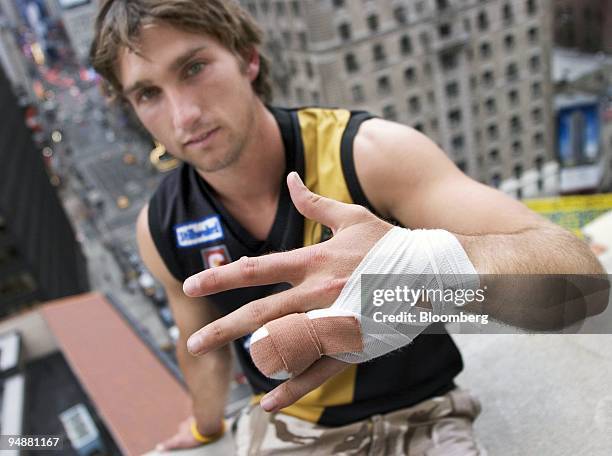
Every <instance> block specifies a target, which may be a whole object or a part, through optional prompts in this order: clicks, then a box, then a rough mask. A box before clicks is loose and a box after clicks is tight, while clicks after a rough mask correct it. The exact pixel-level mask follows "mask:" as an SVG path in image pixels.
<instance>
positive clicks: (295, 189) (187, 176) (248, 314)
mask: <svg viewBox="0 0 612 456" xmlns="http://www.w3.org/2000/svg"><path fill="white" fill-rule="evenodd" d="M260 44H261V33H260V31H259V29H258V28H257V26H256V25H255V23H254V22H253V21H252V19H251V18H250V17H249V16H248V15H247V14H246V13H245V12H244V11H243V10H241V9H240V8H239V7H238V6H237V5H236V4H235V3H234V2H232V1H227V0H226V1H224V0H207V1H206V2H200V1H188V0H130V1H127V0H107V1H106V2H104V3H103V4H102V6H101V9H100V13H99V16H98V19H97V25H96V37H95V40H94V43H93V46H92V60H93V63H94V66H95V68H96V69H97V71H98V72H99V73H100V74H101V75H102V76H103V77H104V78H105V79H106V80H107V81H108V82H109V88H110V90H111V91H112V92H113V93H114V94H115V95H116V96H117V97H119V98H122V99H124V100H126V101H127V102H128V103H129V104H130V105H131V106H132V108H133V109H134V111H135V113H136V114H137V116H138V118H139V119H140V121H141V122H142V124H143V125H144V126H145V127H146V128H147V130H148V131H149V132H150V133H151V134H152V135H153V137H154V138H155V139H156V140H157V141H159V142H160V143H162V144H164V145H165V147H166V148H167V149H168V151H170V152H171V153H172V154H173V155H174V156H175V157H177V158H179V159H181V160H182V161H184V162H185V164H184V166H183V167H182V168H180V169H179V170H177V171H176V172H174V173H172V174H171V175H170V176H168V177H167V178H166V179H165V180H164V181H163V183H162V184H161V185H160V188H159V189H158V190H157V192H156V193H155V195H154V196H153V198H152V199H151V201H150V203H149V205H148V206H147V207H145V208H144V209H143V210H142V212H141V214H140V216H139V219H138V224H137V232H138V242H139V246H140V250H141V255H142V257H143V260H144V261H145V263H146V264H147V266H148V268H149V269H150V270H151V272H152V273H153V274H154V275H155V276H156V277H157V278H158V279H159V280H160V281H161V283H162V284H163V285H164V287H165V289H166V292H167V295H168V300H169V303H170V306H171V308H172V311H173V314H174V317H175V320H176V323H177V326H178V328H179V330H180V337H179V341H178V344H177V357H178V360H179V363H180V366H181V369H182V370H183V372H184V374H185V379H186V382H187V384H188V386H189V390H190V392H191V395H192V398H193V417H190V418H188V419H187V420H186V421H185V422H184V423H183V424H182V425H181V427H180V429H179V430H178V432H177V433H176V435H175V436H173V437H172V438H170V439H169V440H167V441H166V442H164V444H163V445H162V448H164V449H173V448H187V447H193V446H197V445H201V444H205V443H207V442H211V441H214V440H215V439H216V438H218V437H219V436H220V435H222V433H223V430H224V425H223V409H224V404H225V399H226V395H227V390H228V384H229V380H230V353H229V349H228V342H231V341H235V345H234V346H235V349H236V355H237V356H238V358H239V361H240V363H241V365H242V367H243V369H244V371H245V374H246V375H247V377H248V379H249V382H250V384H251V386H252V387H253V389H254V391H255V393H256V396H255V400H254V402H253V404H252V405H251V406H250V407H248V409H247V410H245V412H244V413H243V414H242V416H241V417H240V419H239V420H238V422H237V429H238V430H237V448H238V449H237V451H238V452H239V453H240V454H277V453H278V454H307V453H311V454H403V453H406V454H407V453H409V454H425V453H426V452H428V451H429V452H431V453H430V454H434V452H435V454H451V453H452V454H479V452H480V449H479V447H478V445H477V444H476V442H475V440H474V436H473V433H472V422H473V420H474V419H475V417H476V416H477V415H478V413H479V404H478V402H477V401H476V399H474V398H473V397H471V396H470V395H469V394H468V393H467V392H465V391H463V390H460V389H458V388H456V386H455V385H454V383H453V378H454V377H455V376H456V375H457V373H458V372H459V371H460V370H461V368H462V361H461V357H460V355H459V352H458V350H457V348H456V346H455V345H454V343H453V342H452V339H451V338H450V336H448V334H446V333H445V332H444V330H443V328H437V331H438V332H442V334H437V335H433V334H428V335H422V336H419V337H417V338H416V339H415V340H414V342H412V343H411V344H410V345H408V346H407V347H406V348H404V349H403V350H395V351H393V352H392V353H390V354H389V355H387V356H382V357H376V358H375V359H373V360H372V361H371V362H368V363H362V364H351V365H350V366H349V365H347V364H346V363H344V362H342V361H339V360H337V359H334V358H330V357H323V358H321V359H320V360H318V361H316V362H315V363H314V364H312V366H311V367H310V368H308V369H307V370H305V371H304V372H303V373H301V374H300V375H295V376H294V377H293V378H291V379H290V380H288V381H287V382H284V383H281V382H278V381H273V380H271V379H270V378H267V377H265V376H264V375H262V374H261V372H259V371H258V369H257V368H256V367H255V366H254V364H253V361H252V359H251V357H250V354H249V343H250V342H251V340H250V338H249V334H251V333H253V332H254V331H255V330H256V329H257V328H259V327H261V326H262V325H264V324H266V323H269V322H272V321H276V320H277V319H280V318H281V317H284V316H286V315H290V314H294V313H303V312H306V311H309V310H312V309H319V308H327V307H329V306H330V305H331V304H332V303H333V302H334V301H335V300H336V298H338V295H339V294H340V292H341V290H342V289H343V288H344V286H345V284H347V282H349V281H350V276H351V274H352V273H353V271H354V270H355V268H356V267H357V266H358V265H359V264H360V263H361V262H362V260H363V259H364V257H365V256H366V254H367V253H368V252H369V251H371V249H373V248H375V246H377V245H378V243H379V241H380V240H381V238H383V237H385V236H386V234H387V233H389V232H390V231H391V230H392V225H391V224H389V223H388V222H386V221H385V219H386V220H393V221H395V222H397V223H398V224H399V225H401V226H405V227H410V228H425V229H426V230H424V231H422V233H424V234H425V235H427V234H428V233H430V232H432V233H433V232H434V231H436V232H438V230H429V229H432V228H437V229H440V231H444V233H445V235H447V236H451V237H452V239H454V240H455V241H454V242H456V245H454V246H453V247H452V248H453V249H457V248H458V249H460V251H461V252H459V253H460V254H462V255H464V256H465V257H466V258H467V259H469V262H470V266H473V268H472V269H470V270H474V269H475V271H477V272H478V273H479V274H485V273H493V272H505V273H525V272H532V273H549V272H554V273H571V272H576V273H600V272H601V267H600V265H599V264H598V263H597V261H596V260H595V258H594V257H593V255H592V254H591V253H590V252H589V250H588V248H587V247H586V246H585V245H583V243H582V242H580V241H579V240H577V239H576V238H574V237H573V236H572V235H571V234H569V233H567V232H565V231H563V230H561V229H560V228H558V227H555V226H553V225H552V224H550V223H548V222H546V221H545V220H543V219H541V218H540V217H538V216H537V215H535V214H534V213H532V212H530V211H529V210H527V209H526V208H525V207H524V206H523V205H521V204H520V203H518V202H516V201H514V200H512V199H510V198H508V197H506V196H504V195H503V194H501V193H500V192H498V191H496V190H493V189H491V188H488V187H486V186H484V185H481V184H479V183H477V182H474V181H473V180H471V179H469V178H468V177H466V176H464V175H463V174H462V173H461V172H460V171H459V170H458V169H457V168H456V167H455V166H454V165H453V164H452V162H450V161H449V160H448V159H447V158H446V156H445V155H444V153H443V152H442V151H440V150H439V149H438V148H437V147H436V146H435V144H433V143H432V142H431V141H430V140H428V139H427V138H426V137H425V136H423V135H422V134H420V133H418V132H417V131H415V130H413V129H411V128H408V127H405V126H402V125H399V124H395V123H392V122H387V121H384V120H380V119H376V118H373V117H372V116H370V115H368V114H367V113H351V112H348V111H346V110H325V109H315V108H312V109H301V110H284V109H279V108H271V107H268V106H267V105H266V104H265V102H266V101H267V100H268V98H269V95H270V93H269V84H268V82H267V71H268V67H267V62H266V60H265V59H264V58H263V56H262V55H261V54H260V52H259V47H260ZM300 176H301V179H300ZM302 179H303V180H304V182H306V184H307V186H308V187H309V188H311V189H313V190H315V191H316V193H317V194H320V195H323V196H319V195H317V194H315V193H312V192H311V191H310V190H308V188H306V187H305V186H304V185H303V184H302V182H301V181H302ZM292 203H293V204H294V205H295V207H294V206H293V204H292ZM350 203H357V204H359V205H357V204H350ZM363 206H366V207H369V208H370V209H371V212H370V211H367V210H365V209H364V208H363ZM296 208H297V210H296ZM374 214H377V215H374ZM328 228H329V230H328ZM330 231H331V233H330ZM404 232H405V234H406V235H407V236H410V232H408V230H404V231H403V232H402V233H404ZM451 233H452V234H451ZM331 234H333V237H332V238H331V239H329V240H328V241H326V242H321V241H324V240H325V239H326V238H328V237H329V236H330V235H331ZM457 241H458V242H457ZM416 247H417V248H419V246H416ZM561 247H563V248H561ZM562 251H563V253H562ZM568 251H569V252H571V253H572V254H571V255H568V254H567V253H565V252H568ZM270 252H283V253H272V254H269V253H270ZM492 252H494V254H492ZM264 254H269V255H265V256H261V255H264ZM239 259H240V260H239ZM527 268H528V269H527ZM203 269H204V271H203V272H202V273H200V274H198V273H199V272H200V271H202V270H203ZM196 274H198V275H196ZM193 275H196V276H195V277H193V278H190V280H188V281H186V279H187V278H189V277H190V276H193ZM183 282H185V283H184V284H183ZM288 284H290V285H292V287H289V286H288ZM183 286H184V290H183ZM205 295H206V297H204V296H205ZM332 307H333V306H332ZM597 311H601V309H589V313H593V312H597ZM532 312H533V313H534V315H533V318H534V319H535V318H536V315H535V313H536V312H537V309H536V310H533V311H532ZM495 316H496V317H497V318H499V319H501V320H504V319H505V320H510V321H513V322H517V321H518V322H519V323H523V324H524V326H529V323H530V321H531V320H530V319H531V317H532V315H531V314H528V315H525V316H521V318H522V319H521V318H519V319H518V320H517V319H516V318H515V316H513V315H512V313H511V312H510V311H508V310H506V309H501V310H499V311H498V312H497V314H496V315H495ZM553 317H554V318H556V319H557V320H558V318H557V317H564V315H557V314H555V315H554V316H553ZM582 317H584V315H582ZM561 319H562V320H563V318H561ZM574 320H575V319H574ZM290 329H291V328H290ZM192 335H193V337H191V338H190V336H192ZM188 341H189V342H188ZM302 342H303V341H301V340H295V339H293V340H292V341H291V342H290V344H292V345H299V344H301V343H302ZM188 343H189V351H188V349H187V348H188ZM190 351H191V353H190ZM192 353H193V354H192ZM194 355H198V356H194ZM266 393H267V394H266ZM264 394H266V395H265V396H264V397H263V399H262V396H263V395H264ZM259 399H261V406H260V405H259V404H258V403H257V402H258V400H259ZM264 410H265V411H267V412H272V413H265V412H264Z"/></svg>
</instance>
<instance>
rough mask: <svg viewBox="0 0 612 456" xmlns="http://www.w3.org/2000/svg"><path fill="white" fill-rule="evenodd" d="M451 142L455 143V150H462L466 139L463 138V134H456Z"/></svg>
mask: <svg viewBox="0 0 612 456" xmlns="http://www.w3.org/2000/svg"><path fill="white" fill-rule="evenodd" d="M451 144H452V145H453V151H455V152H461V151H462V150H463V146H464V144H465V140H464V139H463V135H457V136H454V137H453V139H452V141H451Z"/></svg>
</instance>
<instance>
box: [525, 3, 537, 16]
mask: <svg viewBox="0 0 612 456" xmlns="http://www.w3.org/2000/svg"><path fill="white" fill-rule="evenodd" d="M525 6H526V9H527V13H528V14H535V13H536V12H537V10H538V8H537V5H536V0H527V1H526V2H525Z"/></svg>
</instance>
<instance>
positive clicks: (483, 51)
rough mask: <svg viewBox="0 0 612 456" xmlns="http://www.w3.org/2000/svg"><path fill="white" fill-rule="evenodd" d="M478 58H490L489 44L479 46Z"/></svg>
mask: <svg viewBox="0 0 612 456" xmlns="http://www.w3.org/2000/svg"><path fill="white" fill-rule="evenodd" d="M480 57H482V58H483V59H486V58H489V57H491V45H490V44H489V43H482V44H481V45H480Z"/></svg>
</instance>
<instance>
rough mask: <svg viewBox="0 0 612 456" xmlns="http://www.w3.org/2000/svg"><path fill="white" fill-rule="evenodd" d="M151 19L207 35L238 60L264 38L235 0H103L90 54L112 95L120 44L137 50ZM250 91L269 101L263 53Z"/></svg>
mask: <svg viewBox="0 0 612 456" xmlns="http://www.w3.org/2000/svg"><path fill="white" fill-rule="evenodd" d="M155 22H164V23H167V24H170V25H172V26H174V27H176V28H178V29H181V30H185V31H188V32H193V33H202V34H207V35H210V36H212V37H213V38H215V39H217V40H218V41H219V42H220V43H221V44H222V45H223V46H225V47H226V48H227V49H229V50H230V51H232V52H233V53H234V54H235V55H236V56H237V57H238V58H239V59H241V60H242V61H246V59H247V58H248V56H249V55H250V54H251V52H252V51H253V50H254V49H258V50H259V47H260V46H261V42H262V38H263V32H262V31H261V29H260V28H259V26H258V25H257V23H256V22H255V20H254V19H253V18H252V17H251V16H250V15H249V14H248V13H247V12H246V11H245V10H244V9H242V8H241V7H240V6H239V5H238V3H237V2H236V1H235V0H103V2H102V5H101V7H100V9H99V11H98V17H97V18H96V29H95V37H94V40H93V43H92V45H91V50H90V54H89V55H90V59H91V63H92V65H93V67H94V68H95V70H96V71H97V72H98V73H99V74H100V75H101V76H102V77H103V78H104V79H105V80H106V82H107V87H106V89H107V90H109V92H110V94H111V95H115V96H116V95H118V94H120V93H121V90H122V88H121V83H120V82H119V79H118V78H117V74H116V69H117V58H118V55H119V51H120V49H121V48H122V47H126V48H128V49H130V50H132V51H135V52H137V50H138V44H137V41H138V34H139V32H140V29H141V27H142V26H143V25H146V24H151V23H155ZM253 90H254V91H255V93H257V95H258V96H259V97H260V98H261V99H262V100H263V101H264V102H268V101H270V99H271V97H272V88H271V86H270V80H269V65H268V60H267V58H266V57H265V56H264V55H261V52H260V68H259V74H258V76H257V78H256V79H255V81H253Z"/></svg>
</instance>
